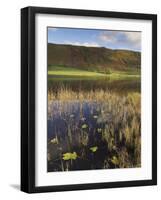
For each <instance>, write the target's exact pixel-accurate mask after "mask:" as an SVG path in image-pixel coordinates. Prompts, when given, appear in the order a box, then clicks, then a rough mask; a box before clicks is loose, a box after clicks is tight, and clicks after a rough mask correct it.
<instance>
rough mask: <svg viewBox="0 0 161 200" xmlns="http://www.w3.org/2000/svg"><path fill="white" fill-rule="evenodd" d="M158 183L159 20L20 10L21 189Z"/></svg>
mask: <svg viewBox="0 0 161 200" xmlns="http://www.w3.org/2000/svg"><path fill="white" fill-rule="evenodd" d="M156 184H157V16H156V15H154V14H136V13H121V12H107V11H94V10H93V11H92V10H74V9H60V8H41V7H27V8H23V9H22V10H21V190H22V191H25V192H28V193H34V192H50V191H66V190H83V189H98V188H115V187H129V186H146V185H156Z"/></svg>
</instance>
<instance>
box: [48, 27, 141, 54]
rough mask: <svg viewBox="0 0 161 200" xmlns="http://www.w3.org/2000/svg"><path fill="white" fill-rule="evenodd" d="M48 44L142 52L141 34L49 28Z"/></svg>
mask: <svg viewBox="0 0 161 200" xmlns="http://www.w3.org/2000/svg"><path fill="white" fill-rule="evenodd" d="M48 43H56V44H71V45H77V46H91V47H106V48H111V49H129V50H134V51H141V32H129V31H110V30H97V29H76V28H48Z"/></svg>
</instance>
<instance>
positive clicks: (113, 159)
mask: <svg viewBox="0 0 161 200" xmlns="http://www.w3.org/2000/svg"><path fill="white" fill-rule="evenodd" d="M111 162H112V163H113V164H114V165H118V164H119V160H118V158H117V157H116V156H113V157H112V159H111Z"/></svg>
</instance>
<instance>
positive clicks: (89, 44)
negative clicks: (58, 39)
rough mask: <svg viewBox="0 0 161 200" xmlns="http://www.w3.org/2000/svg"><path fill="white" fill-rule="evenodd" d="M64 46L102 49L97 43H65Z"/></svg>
mask: <svg viewBox="0 0 161 200" xmlns="http://www.w3.org/2000/svg"><path fill="white" fill-rule="evenodd" d="M64 44H71V45H74V46H85V47H100V45H99V44H98V43H96V42H71V41H65V42H64Z"/></svg>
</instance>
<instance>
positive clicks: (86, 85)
mask: <svg viewBox="0 0 161 200" xmlns="http://www.w3.org/2000/svg"><path fill="white" fill-rule="evenodd" d="M61 86H64V87H66V88H70V89H72V90H73V91H79V90H83V91H90V90H93V91H95V90H98V89H103V90H109V91H111V92H118V93H123V94H124V93H125V94H126V93H127V92H128V93H129V92H140V90H141V85H140V79H135V80H134V79H130V80H129V79H127V80H110V79H104V78H102V79H97V80H92V79H90V80H88V79H79V80H78V79H75V80H74V79H64V80H63V79H58V78H55V79H48V89H50V90H52V91H53V92H55V93H57V92H58V91H59V89H60V87H61Z"/></svg>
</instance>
